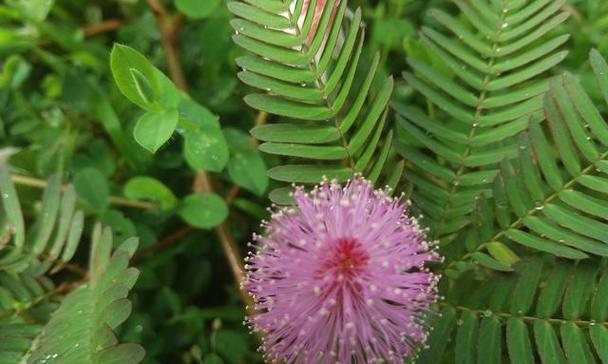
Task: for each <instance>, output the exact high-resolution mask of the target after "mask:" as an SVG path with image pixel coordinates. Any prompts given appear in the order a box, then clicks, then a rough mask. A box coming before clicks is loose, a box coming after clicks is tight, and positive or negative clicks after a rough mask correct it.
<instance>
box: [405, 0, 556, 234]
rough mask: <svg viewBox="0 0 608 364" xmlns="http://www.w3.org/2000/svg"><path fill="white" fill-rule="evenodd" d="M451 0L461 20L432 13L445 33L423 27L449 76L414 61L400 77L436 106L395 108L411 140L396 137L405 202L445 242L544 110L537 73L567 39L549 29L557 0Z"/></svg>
mask: <svg viewBox="0 0 608 364" xmlns="http://www.w3.org/2000/svg"><path fill="white" fill-rule="evenodd" d="M453 2H454V4H456V5H457V7H458V9H459V10H460V13H461V17H462V19H460V18H456V17H454V16H452V15H450V14H448V13H446V12H444V11H442V10H439V9H435V10H431V12H430V15H431V16H432V17H433V19H434V20H435V21H436V22H437V23H438V24H439V25H441V27H442V28H443V29H444V30H445V31H447V32H448V33H449V35H447V34H445V32H443V31H439V30H436V29H434V28H430V27H423V28H422V30H421V32H420V37H421V39H422V41H423V42H424V44H425V45H426V46H427V47H428V48H429V49H430V50H431V51H432V52H433V53H434V54H435V55H436V57H438V59H441V60H442V61H443V62H444V63H445V65H446V66H447V68H448V69H449V70H450V72H449V74H446V73H445V72H443V73H442V72H440V71H439V70H437V69H434V68H433V67H431V66H430V65H428V64H426V63H425V62H423V61H421V60H418V59H415V58H408V63H409V64H410V66H411V68H412V71H411V72H405V73H404V74H403V76H404V78H405V80H406V81H407V83H408V84H409V85H411V86H412V87H413V88H414V89H415V90H417V91H418V92H419V93H420V94H422V95H423V96H424V97H425V98H426V100H427V102H428V103H429V105H433V107H432V108H433V109H434V108H435V107H436V108H438V109H439V110H440V111H437V112H435V111H433V112H431V113H428V112H426V111H423V110H421V109H419V108H417V107H414V106H407V105H402V104H398V103H396V104H395V105H394V109H395V110H396V111H397V113H398V114H399V116H398V117H397V121H398V124H399V125H400V126H401V128H402V129H403V130H404V131H405V132H406V134H407V135H409V136H410V137H411V138H413V140H415V143H411V142H407V141H403V140H402V142H401V143H399V144H398V150H399V152H400V153H401V155H403V156H404V157H405V158H406V159H407V160H409V161H410V162H411V168H409V169H408V170H407V172H406V176H407V177H408V178H409V179H410V180H411V181H412V182H413V183H414V185H415V186H416V189H415V191H414V194H413V196H412V199H413V201H414V202H415V205H417V206H418V207H419V208H420V209H421V210H422V211H423V212H424V213H425V215H426V220H427V225H428V226H429V227H430V228H431V231H432V234H433V236H434V237H436V238H439V239H441V240H442V241H443V243H448V242H450V241H453V239H454V238H455V237H456V236H457V235H458V233H459V232H460V231H462V229H463V228H464V227H466V226H468V225H469V224H470V223H471V218H470V217H471V214H472V213H473V212H474V210H475V196H477V195H479V194H481V193H484V194H486V196H488V197H491V195H492V191H491V184H492V182H493V181H494V178H495V176H496V175H497V174H498V171H499V168H498V167H497V164H498V163H499V162H501V161H502V160H505V159H510V158H513V157H515V156H516V155H517V152H518V147H517V145H516V144H515V143H512V142H510V141H509V139H510V138H511V137H512V136H514V135H517V134H518V133H519V132H521V131H523V130H525V129H526V128H527V126H528V120H529V117H530V115H531V114H538V113H541V112H542V107H543V94H544V93H545V92H546V91H547V90H548V87H549V82H548V80H547V78H545V77H542V75H543V74H544V73H546V71H548V70H550V69H551V68H552V67H554V66H555V65H557V64H558V63H559V62H561V61H562V60H563V59H564V58H565V56H566V54H567V52H566V51H558V50H557V49H558V48H559V47H560V46H561V45H562V44H563V43H564V42H566V40H567V39H568V36H567V35H558V36H554V35H549V33H550V32H551V31H552V30H553V29H555V28H556V27H557V26H558V25H559V24H560V23H562V22H563V21H564V20H565V19H566V18H567V17H568V15H567V14H566V13H563V12H561V11H560V9H561V7H562V6H563V4H564V2H565V1H564V0H534V1H485V0H453ZM429 154H430V155H432V157H430V156H429Z"/></svg>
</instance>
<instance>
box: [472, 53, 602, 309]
mask: <svg viewBox="0 0 608 364" xmlns="http://www.w3.org/2000/svg"><path fill="white" fill-rule="evenodd" d="M591 57H592V59H591V63H592V64H595V67H596V68H598V67H599V69H600V73H599V74H598V75H596V82H598V85H599V86H600V88H601V87H602V86H605V85H603V83H604V82H605V81H606V80H605V79H603V78H602V75H601V72H603V71H601V70H602V69H603V68H601V65H600V64H601V62H600V60H599V59H598V58H597V55H596V54H595V53H592V55H591ZM543 106H544V116H545V118H546V120H544V119H545V118H543V117H542V116H541V115H532V116H530V121H529V126H528V130H527V131H524V132H522V133H521V135H519V137H518V138H517V142H518V144H519V148H518V149H519V151H518V154H519V155H518V157H517V158H516V159H512V160H503V161H502V163H501V166H500V173H499V175H498V177H496V178H495V183H494V190H493V191H492V194H493V196H494V200H495V203H496V205H497V206H501V208H500V209H498V208H497V209H496V210H495V214H494V216H493V218H495V219H496V222H497V224H496V225H498V226H497V229H496V231H495V232H494V233H493V236H490V235H488V238H489V240H490V241H480V242H479V244H478V246H477V248H476V250H477V252H480V251H482V250H484V249H487V250H488V251H489V252H491V251H492V250H494V251H495V250H496V249H495V248H496V245H495V244H496V243H500V244H502V246H509V245H510V244H519V245H522V246H525V247H528V248H533V249H536V250H539V251H542V252H546V253H549V254H552V255H555V256H559V257H564V258H569V259H585V258H588V257H592V256H601V257H604V256H608V246H607V245H606V243H607V242H608V239H607V238H606V235H605V233H604V232H605V230H606V228H608V224H606V222H605V220H606V218H607V217H608V210H606V208H605V205H606V202H607V201H608V196H607V195H606V193H608V190H606V189H605V188H603V184H604V183H603V182H604V179H606V177H605V174H606V173H608V168H607V166H608V161H607V160H606V159H607V158H608V149H607V148H608V139H606V138H608V123H607V122H606V121H605V120H604V119H603V118H602V116H601V113H600V110H599V109H598V106H596V104H595V103H594V102H593V101H592V100H591V97H590V96H588V94H587V92H586V91H585V89H584V88H583V86H582V85H581V84H580V83H579V81H578V80H577V79H576V78H574V77H573V76H572V75H570V74H567V73H566V74H564V75H562V76H560V77H556V78H554V79H553V80H551V82H550V83H549V89H548V92H547V94H546V95H545V97H544V104H543ZM491 235H492V234H491ZM477 252H476V253H477ZM476 253H475V254H476ZM474 256H475V255H474V254H471V257H474ZM575 296H576V297H579V299H582V297H584V295H582V292H579V294H577V295H575ZM579 304H581V303H580V302H579ZM567 307H568V312H569V314H571V315H578V314H580V313H577V312H576V311H577V310H579V309H580V307H578V308H576V307H571V306H570V305H568V306H567Z"/></svg>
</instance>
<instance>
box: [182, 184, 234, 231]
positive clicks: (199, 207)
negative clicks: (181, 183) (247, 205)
mask: <svg viewBox="0 0 608 364" xmlns="http://www.w3.org/2000/svg"><path fill="white" fill-rule="evenodd" d="M178 214H179V215H180V216H181V217H182V218H183V219H184V220H185V221H186V222H187V223H188V224H190V225H192V226H196V227H199V228H201V229H210V228H212V227H214V226H216V225H219V224H220V223H221V222H222V221H224V219H226V217H227V216H228V207H227V206H226V203H225V202H224V199H222V198H221V197H220V196H218V195H216V194H214V193H196V194H193V195H189V196H187V197H186V198H184V200H183V201H182V205H181V206H180V208H179V210H178Z"/></svg>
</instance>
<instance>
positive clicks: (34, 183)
mask: <svg viewBox="0 0 608 364" xmlns="http://www.w3.org/2000/svg"><path fill="white" fill-rule="evenodd" d="M11 181H13V183H15V184H17V185H22V186H29V187H35V188H46V185H47V182H46V181H45V180H41V179H38V178H34V177H29V176H22V175H18V174H11ZM65 188H66V186H63V187H62V188H61V189H62V190H64V189H65ZM110 203H112V204H113V205H117V206H124V207H133V208H138V209H146V210H147V209H152V208H155V207H156V204H155V203H154V202H149V201H140V200H130V199H128V198H125V197H118V196H111V197H110Z"/></svg>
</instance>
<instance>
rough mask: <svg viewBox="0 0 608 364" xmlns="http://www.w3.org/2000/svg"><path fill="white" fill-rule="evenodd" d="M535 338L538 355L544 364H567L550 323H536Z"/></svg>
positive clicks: (540, 321)
mask: <svg viewBox="0 0 608 364" xmlns="http://www.w3.org/2000/svg"><path fill="white" fill-rule="evenodd" d="M534 337H535V340H536V347H537V350H538V355H539V356H540V358H541V361H542V363H543V364H566V358H565V357H564V353H563V352H562V349H561V347H560V345H559V341H558V339H557V335H556V334H555V331H554V330H553V327H552V326H551V324H550V323H548V322H547V321H544V320H538V321H536V322H535V323H534Z"/></svg>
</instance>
